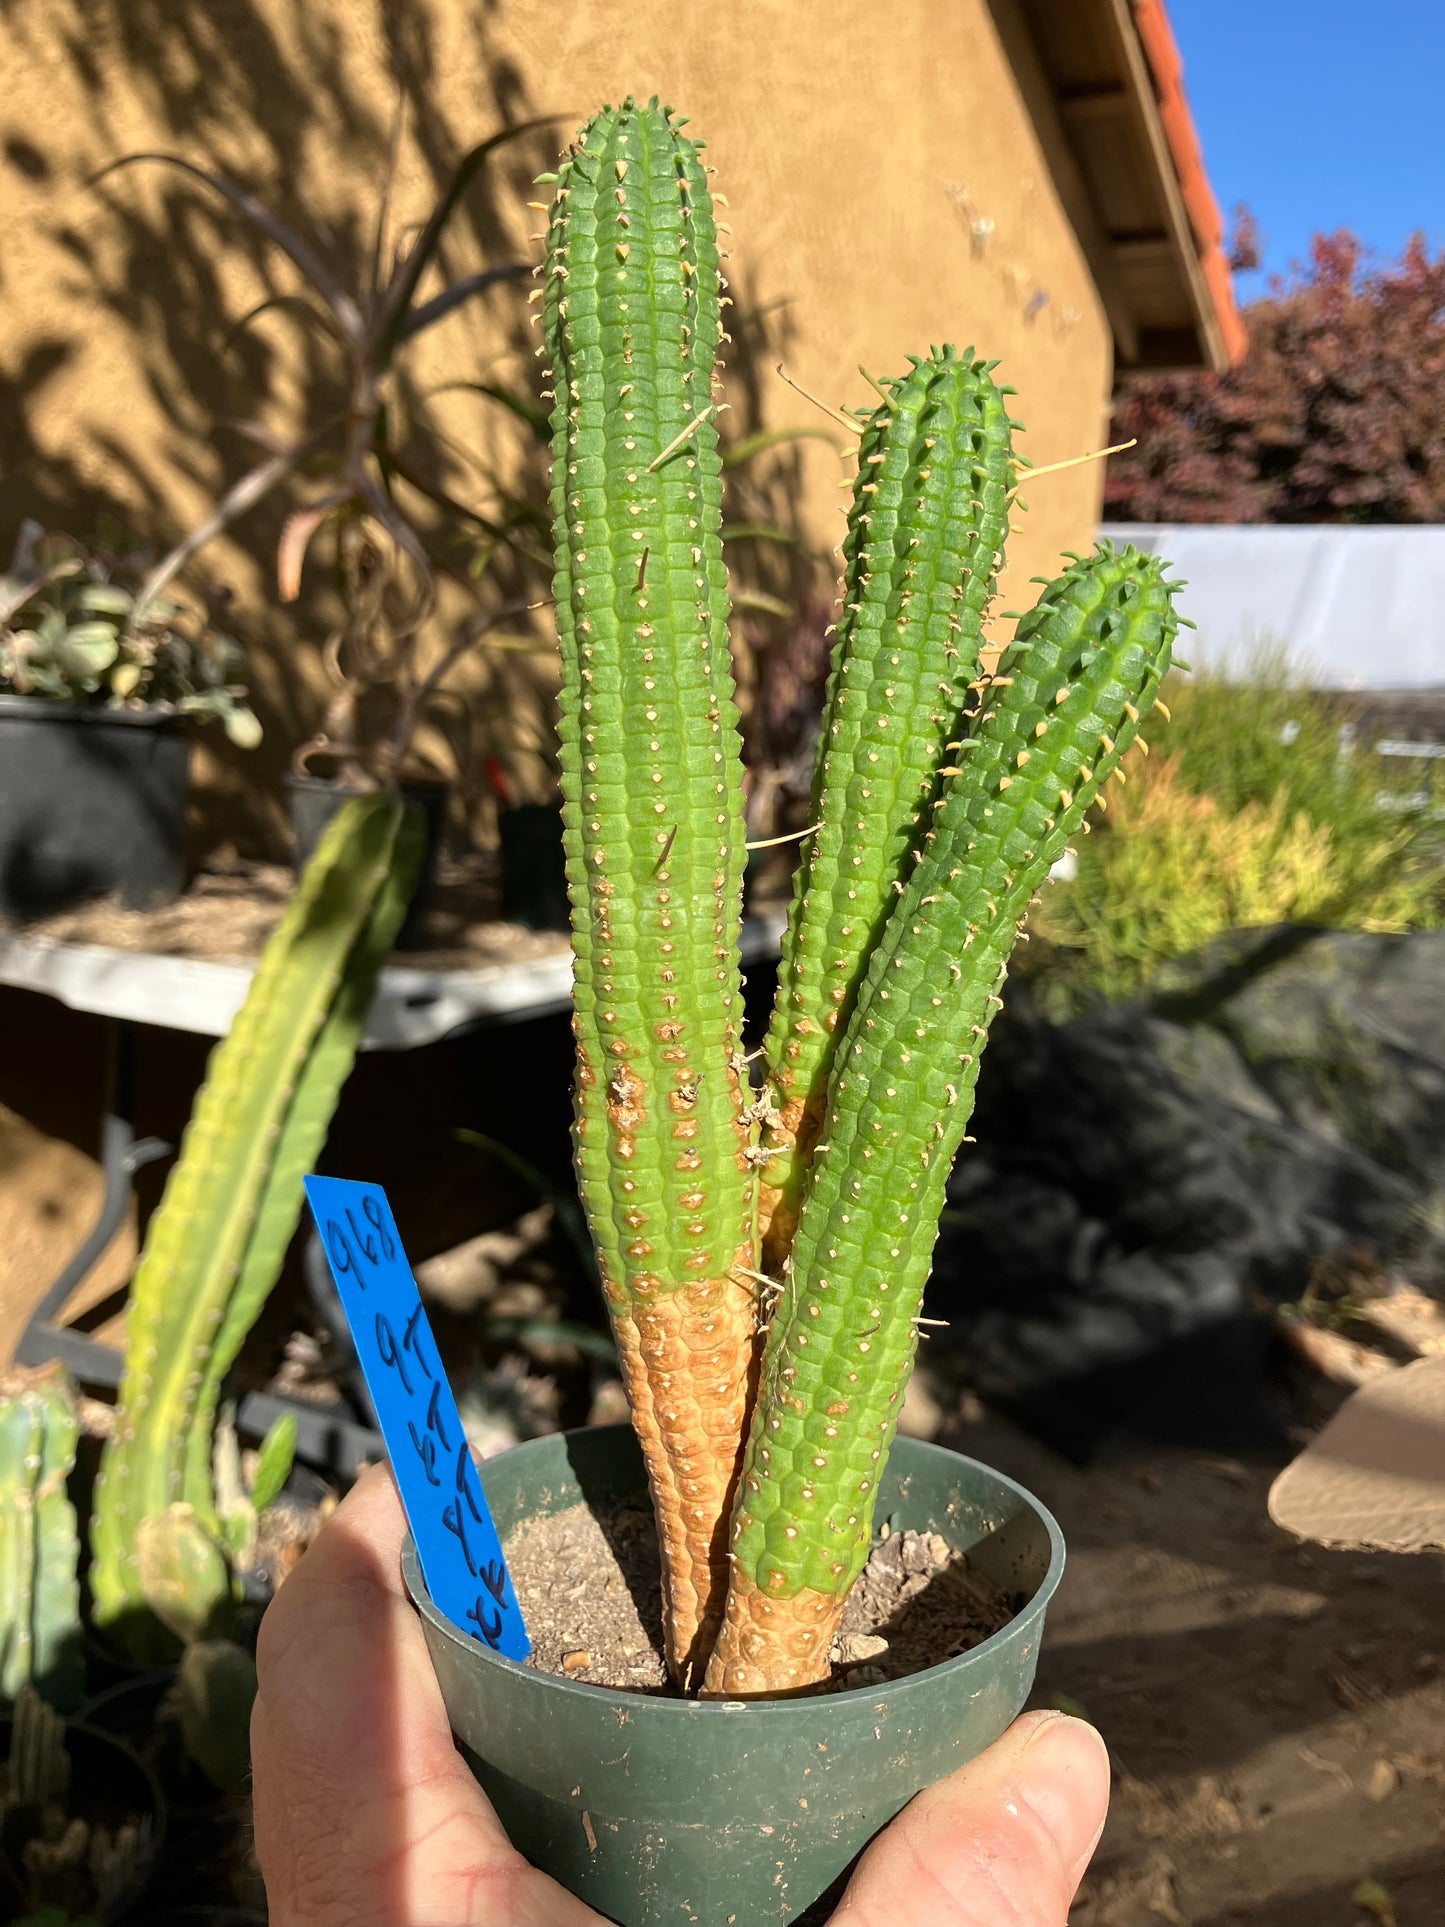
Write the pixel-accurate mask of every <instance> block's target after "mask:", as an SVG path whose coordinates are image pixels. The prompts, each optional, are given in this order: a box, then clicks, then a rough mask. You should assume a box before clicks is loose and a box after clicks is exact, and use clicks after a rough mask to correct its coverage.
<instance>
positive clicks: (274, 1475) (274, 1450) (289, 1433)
mask: <svg viewBox="0 0 1445 1927" xmlns="http://www.w3.org/2000/svg"><path fill="white" fill-rule="evenodd" d="M295 1457H296V1414H295V1413H294V1412H283V1413H282V1414H281V1416H280V1418H278V1419H277V1421H276V1423H275V1424H274V1425H273V1426H272V1427H271V1429H270V1431H269V1432H268V1433H267V1434H266V1436H265V1438H264V1439H262V1441H261V1449H260V1451H259V1452H258V1453H257V1454H256V1476H255V1478H254V1479H253V1480H252V1482H251V1503H252V1505H253V1506H255V1508H256V1510H257V1512H264V1511H265V1510H266V1508H267V1506H268V1505H270V1504H271V1503H272V1501H273V1500H274V1499H275V1498H276V1497H277V1496H278V1494H279V1493H280V1491H281V1488H282V1486H283V1485H285V1483H286V1481H287V1480H288V1479H289V1478H290V1476H291V1466H292V1462H293V1461H294V1459H295Z"/></svg>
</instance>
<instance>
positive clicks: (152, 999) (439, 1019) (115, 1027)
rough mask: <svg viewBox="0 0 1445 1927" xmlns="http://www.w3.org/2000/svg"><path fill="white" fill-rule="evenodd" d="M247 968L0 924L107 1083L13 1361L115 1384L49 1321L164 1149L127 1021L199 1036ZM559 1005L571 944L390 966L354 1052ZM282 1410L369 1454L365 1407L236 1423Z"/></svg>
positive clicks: (308, 1409)
mask: <svg viewBox="0 0 1445 1927" xmlns="http://www.w3.org/2000/svg"><path fill="white" fill-rule="evenodd" d="M784 922H785V918H784V916H783V914H782V912H780V911H768V912H765V913H763V914H762V915H759V916H756V917H749V918H747V919H746V921H745V922H744V925H743V931H742V941H741V943H740V945H739V951H740V955H741V959H742V961H743V962H744V963H751V962H756V961H758V960H760V959H762V958H765V957H769V956H776V955H777V952H778V945H779V941H780V939H781V936H782V931H783V925H784ZM254 969H255V965H254V963H252V962H249V961H227V960H216V959H212V958H201V957H176V956H168V955H164V954H162V953H160V952H157V951H147V950H123V949H119V948H115V947H112V946H108V945H104V944H86V943H67V942H65V941H64V940H62V939H60V938H57V937H41V936H27V935H25V934H24V933H23V932H21V931H15V930H0V985H8V986H10V987H12V988H14V989H17V990H29V991H34V992H37V993H38V994H39V995H41V996H46V997H53V998H54V999H55V1000H56V1001H57V1002H59V1003H62V1004H64V1005H65V1006H66V1007H67V1008H68V1009H70V1010H76V1011H83V1012H85V1013H87V1014H89V1015H91V1016H98V1017H104V1018H105V1019H107V1021H108V1026H109V1051H108V1055H109V1074H108V1086H109V1088H108V1095H107V1098H106V1106H105V1116H104V1120H103V1122H102V1125H101V1144H100V1155H101V1166H102V1170H103V1173H104V1178H105V1189H104V1195H103V1198H102V1202H101V1208H100V1211H99V1213H98V1214H97V1217H96V1221H95V1224H94V1225H93V1226H92V1228H91V1230H90V1233H89V1235H88V1236H87V1237H86V1238H85V1240H84V1242H83V1243H82V1244H81V1246H80V1248H79V1249H78V1250H77V1251H76V1252H75V1254H74V1256H73V1257H72V1258H71V1259H70V1261H69V1263H68V1264H67V1265H66V1266H65V1268H64V1270H63V1271H62V1272H61V1273H60V1275H59V1277H57V1278H56V1279H55V1281H54V1283H53V1284H52V1285H51V1286H50V1288H49V1290H48V1291H47V1292H46V1294H45V1297H44V1298H43V1299H42V1301H41V1303H40V1304H39V1306H38V1307H37V1309H36V1311H35V1315H34V1317H33V1318H32V1319H31V1321H30V1324H29V1325H28V1326H27V1328H26V1330H25V1333H24V1335H23V1337H22V1338H21V1341H20V1345H19V1347H18V1350H17V1358H18V1359H19V1361H20V1363H22V1364H31V1365H36V1364H42V1363H44V1362H45V1361H46V1360H48V1359H51V1358H59V1359H62V1360H63V1361H64V1363H65V1364H66V1365H68V1366H69V1367H70V1369H71V1370H72V1371H73V1372H74V1374H75V1375H76V1377H77V1378H78V1379H80V1380H81V1381H82V1382H83V1383H86V1384H91V1385H95V1386H102V1387H107V1388H114V1387H115V1386H116V1385H117V1384H118V1383H119V1381H120V1365H121V1360H120V1355H119V1353H117V1352H116V1351H114V1350H113V1349H112V1348H111V1347H109V1346H107V1345H103V1344H101V1343H99V1342H98V1341H97V1340H96V1339H94V1338H91V1337H89V1336H88V1335H87V1334H85V1333H84V1332H81V1331H77V1330H74V1329H72V1328H71V1327H70V1326H67V1325H64V1324H61V1323H59V1322H57V1321H58V1317H59V1313H60V1311H61V1308H62V1307H63V1306H64V1305H65V1303H66V1302H67V1300H68V1299H69V1298H70V1296H71V1294H72V1293H73V1292H74V1290H75V1288H76V1286H77V1285H79V1284H80V1283H81V1281H82V1280H83V1279H84V1278H85V1277H86V1275H87V1274H88V1272H89V1271H90V1269H91V1267H92V1266H93V1265H94V1264H95V1262H96V1261H97V1259H98V1258H99V1257H100V1255H101V1253H102V1252H103V1251H104V1250H105V1249H106V1247H107V1246H108V1245H109V1243H110V1241H111V1239H112V1237H113V1236H114V1235H115V1233H116V1231H117V1230H118V1229H119V1227H120V1225H121V1223H122V1221H123V1220H124V1218H125V1216H126V1214H127V1212H128V1210H129V1208H130V1202H131V1192H132V1186H133V1183H134V1180H135V1174H136V1172H137V1171H138V1170H140V1169H141V1167H142V1166H144V1165H146V1164H149V1163H151V1162H153V1161H154V1160H155V1159H157V1158H160V1157H166V1156H168V1155H169V1154H170V1152H171V1150H172V1149H173V1147H172V1146H171V1145H169V1144H167V1143H164V1142H163V1141H161V1140H160V1139H158V1138H137V1137H136V1135H135V1130H134V1123H133V1105H132V1082H133V1072H132V1063H133V1052H134V1044H135V1029H136V1026H137V1025H142V1024H152V1025H157V1026H159V1027H161V1028H162V1029H166V1030H178V1031H188V1032H190V1033H192V1034H193V1035H198V1036H202V1037H220V1036H222V1035H223V1034H224V1033H225V1031H226V1030H227V1029H228V1027H229V1025H230V1022H231V1019H232V1018H233V1017H234V1016H235V1014H236V1012H237V1011H238V1010H239V1009H240V1007H241V1003H242V1000H243V999H244V998H245V995H246V991H247V989H248V988H249V986H250V982H251V977H252V974H253V972H254ZM571 1001H572V957H571V953H570V951H565V950H562V951H558V952H557V953H556V954H555V955H552V956H546V957H532V958H527V959H524V960H517V961H513V962H509V963H498V964H488V965H483V966H480V967H473V968H460V969H457V968H453V969H448V968H445V967H435V966H434V967H428V966H427V965H426V964H425V963H421V962H419V963H416V964H407V963H393V964H389V965H388V966H387V967H386V968H385V969H384V970H383V971H382V973H381V976H380V979H379V980H378V983H377V988H376V995H375V997H374V998H373V1000H372V1005H371V1010H370V1012H369V1014H368V1016H367V1020H366V1029H365V1032H364V1034H363V1036H362V1041H361V1048H362V1049H363V1050H373V1051H406V1050H420V1049H423V1048H425V1047H426V1046H427V1045H430V1044H438V1043H441V1042H443V1041H444V1040H446V1039H449V1038H454V1037H458V1036H461V1035H464V1034H465V1033H467V1032H469V1031H475V1030H479V1029H482V1028H485V1027H486V1026H488V1025H494V1024H505V1023H515V1022H520V1021H522V1020H525V1019H527V1018H534V1017H546V1016H549V1015H553V1014H555V1013H557V1012H559V1011H565V1010H566V1009H567V1008H568V1007H569V1006H570V1004H571ZM305 1271H306V1276H307V1283H308V1287H309V1289H310V1290H311V1294H312V1299H313V1302H314V1304H315V1307H316V1310H317V1312H318V1314H319V1315H320V1316H321V1317H322V1318H323V1319H324V1320H325V1322H326V1323H327V1324H328V1326H330V1327H331V1328H332V1329H333V1330H334V1332H335V1334H336V1336H337V1339H338V1342H339V1344H340V1348H341V1353H342V1356H343V1357H345V1356H347V1355H348V1354H349V1340H348V1339H347V1338H346V1336H345V1329H344V1324H343V1322H342V1321H341V1318H340V1311H339V1307H338V1306H337V1305H336V1304H335V1303H334V1302H333V1293H332V1291H331V1289H330V1287H329V1285H328V1282H327V1280H326V1267H325V1261H324V1259H322V1258H321V1257H320V1248H319V1246H315V1244H314V1240H313V1244H312V1247H310V1248H308V1252H307V1262H306V1266H305ZM283 1410H289V1411H291V1412H292V1413H293V1414H294V1415H295V1418H296V1421H297V1452H298V1454H299V1456H300V1457H301V1458H303V1459H305V1460H307V1461H308V1462H309V1463H310V1464H312V1465H315V1466H318V1467H320V1468H322V1469H323V1470H329V1471H332V1472H335V1473H339V1474H342V1475H348V1476H349V1475H350V1474H351V1473H353V1472H354V1471H355V1470H356V1469H357V1467H358V1466H359V1465H361V1464H364V1463H365V1462H367V1461H368V1460H370V1459H374V1458H378V1457H380V1456H381V1451H382V1447H381V1439H380V1437H379V1435H378V1434H377V1433H376V1432H375V1431H374V1430H372V1429H371V1427H370V1426H369V1425H368V1424H367V1423H366V1422H365V1421H366V1420H367V1419H368V1418H369V1417H370V1413H369V1411H367V1410H366V1409H365V1405H364V1403H363V1404H361V1406H360V1415H361V1418H362V1421H363V1422H362V1423H359V1424H358V1423H357V1422H356V1421H355V1419H354V1417H353V1416H352V1414H351V1413H350V1412H349V1411H348V1410H347V1408H346V1407H344V1406H343V1407H340V1408H334V1407H317V1406H315V1405H311V1404H307V1403H305V1402H303V1401H300V1400H297V1399H286V1400H284V1401H283V1400H281V1399H278V1398H274V1397H269V1396H266V1397H262V1396H260V1395H257V1394H254V1393H253V1394H252V1395H251V1396H250V1397H248V1398H247V1399H246V1400H245V1401H244V1402H243V1404H242V1406H241V1409H240V1412H239V1414H238V1424H239V1428H240V1430H241V1431H242V1433H243V1434H244V1435H246V1436H248V1437H257V1438H259V1437H260V1436H262V1435H263V1434H264V1432H265V1431H266V1430H267V1428H268V1427H269V1425H270V1424H271V1423H272V1421H273V1420H274V1419H276V1418H277V1417H279V1415H280V1414H281V1412H282V1411H283Z"/></svg>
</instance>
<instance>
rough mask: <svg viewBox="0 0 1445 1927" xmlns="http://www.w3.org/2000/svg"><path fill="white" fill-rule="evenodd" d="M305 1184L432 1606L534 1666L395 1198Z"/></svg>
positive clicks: (343, 1185)
mask: <svg viewBox="0 0 1445 1927" xmlns="http://www.w3.org/2000/svg"><path fill="white" fill-rule="evenodd" d="M305 1184H306V1200H307V1203H308V1204H309V1205H310V1206H311V1215H312V1217H313V1218H314V1219H315V1220H316V1229H317V1231H318V1232H319V1234H320V1237H321V1242H322V1244H323V1246H324V1247H325V1251H326V1262H327V1264H328V1265H329V1266H330V1267H331V1276H332V1277H333V1278H334V1279H335V1281H336V1289H337V1291H338V1292H339V1293H340V1295H341V1305H342V1309H343V1310H344V1311H345V1313H346V1321H347V1323H348V1325H350V1327H351V1335H352V1337H353V1339H354V1340H355V1341H356V1350H357V1355H358V1357H359V1358H360V1360H361V1369H362V1371H363V1373H364V1374H365V1376H366V1385H367V1390H368V1391H369V1392H370V1393H371V1400H372V1404H373V1405H374V1406H375V1407H376V1416H377V1421H378V1423H379V1424H380V1426H381V1434H382V1437H383V1439H384V1440H385V1441H386V1450H387V1456H388V1457H389V1458H390V1460H391V1468H392V1472H393V1473H394V1475H395V1477H396V1483H397V1489H398V1490H399V1491H400V1493H401V1502H402V1505H403V1507H404V1508H405V1510H406V1519H407V1524H408V1525H409V1526H410V1527H411V1536H412V1538H413V1540H414V1541H415V1543H416V1554H417V1559H418V1560H419V1562H420V1564H421V1569H422V1576H423V1577H424V1578H425V1580H426V1584H427V1591H428V1592H429V1593H430V1594H431V1596H432V1603H433V1604H434V1605H435V1606H436V1608H437V1610H438V1612H441V1613H444V1614H445V1615H446V1617H447V1618H448V1619H450V1620H451V1622H452V1624H453V1625H455V1626H457V1627H459V1628H460V1629H461V1631H462V1632H464V1633H470V1634H471V1636H472V1638H473V1639H478V1640H481V1641H482V1642H483V1644H485V1645H487V1646H489V1647H490V1648H491V1649H492V1651H493V1652H495V1653H501V1654H503V1655H504V1656H505V1657H506V1658H507V1659H525V1658H526V1657H527V1655H528V1653H530V1652H531V1650H532V1644H531V1641H530V1640H529V1639H528V1638H527V1632H526V1628H525V1627H524V1626H523V1624H522V1609H521V1607H520V1606H519V1605H518V1604H517V1595H516V1593H515V1592H514V1591H513V1590H512V1580H511V1575H510V1574H509V1573H508V1571H507V1562H506V1560H505V1559H504V1558H503V1556H502V1546H501V1541H500V1540H499V1539H498V1537H497V1529H496V1527H495V1526H494V1525H493V1524H492V1515H491V1513H490V1512H489V1511H488V1510H487V1502H486V1500H485V1499H484V1498H483V1497H482V1486H481V1481H480V1480H479V1479H478V1477H477V1468H476V1465H475V1463H474V1462H473V1459H472V1455H471V1451H470V1450H469V1448H468V1446H467V1441H466V1436H465V1434H464V1433H463V1431H462V1422H461V1419H460V1417H459V1416H458V1413H457V1402H456V1400H455V1399H454V1398H453V1396H452V1388H451V1386H450V1385H448V1383H447V1380H446V1374H445V1373H444V1372H443V1370H442V1367H441V1360H440V1358H439V1357H438V1356H437V1349H436V1345H435V1343H434V1341H433V1339H432V1333H431V1326H430V1325H429V1324H428V1323H427V1316H426V1313H425V1312H424V1311H423V1310H422V1303H421V1299H420V1297H419V1296H418V1294H417V1288H416V1280H415V1278H413V1277H412V1275H411V1266H410V1265H409V1264H408V1263H407V1261H406V1253H405V1252H404V1251H403V1250H402V1248H401V1239H400V1237H399V1236H398V1235H397V1229H396V1221H395V1219H394V1218H393V1217H392V1215H391V1206H390V1205H389V1204H388V1203H387V1201H386V1193H385V1192H384V1191H383V1190H382V1189H381V1187H380V1185H376V1184H357V1183H354V1182H353V1181H352V1180H351V1179H349V1178H307V1179H306V1180H305Z"/></svg>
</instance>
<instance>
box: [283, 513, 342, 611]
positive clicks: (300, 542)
mask: <svg viewBox="0 0 1445 1927" xmlns="http://www.w3.org/2000/svg"><path fill="white" fill-rule="evenodd" d="M346 499H347V498H346V496H345V494H344V493H343V492H342V491H341V490H339V489H334V490H333V491H332V492H331V493H330V494H329V495H323V496H322V498H321V500H320V501H319V502H312V503H311V504H310V505H309V506H308V507H306V508H304V509H297V510H296V512H295V514H294V515H288V516H287V517H286V522H285V526H284V527H283V528H282V530H281V540H280V541H279V542H278V543H277V544H276V590H277V593H278V594H279V596H280V597H281V600H282V601H283V602H294V601H295V600H296V598H297V596H298V595H300V593H301V569H302V565H303V564H304V563H305V560H306V551H307V550H308V549H309V548H310V546H311V538H312V536H313V535H315V533H316V531H317V530H318V529H319V528H320V527H321V524H322V523H323V522H324V521H325V520H326V518H327V516H328V515H330V514H331V513H332V511H333V510H335V509H338V508H340V507H341V504H342V503H343V502H344V501H345V500H346Z"/></svg>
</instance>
